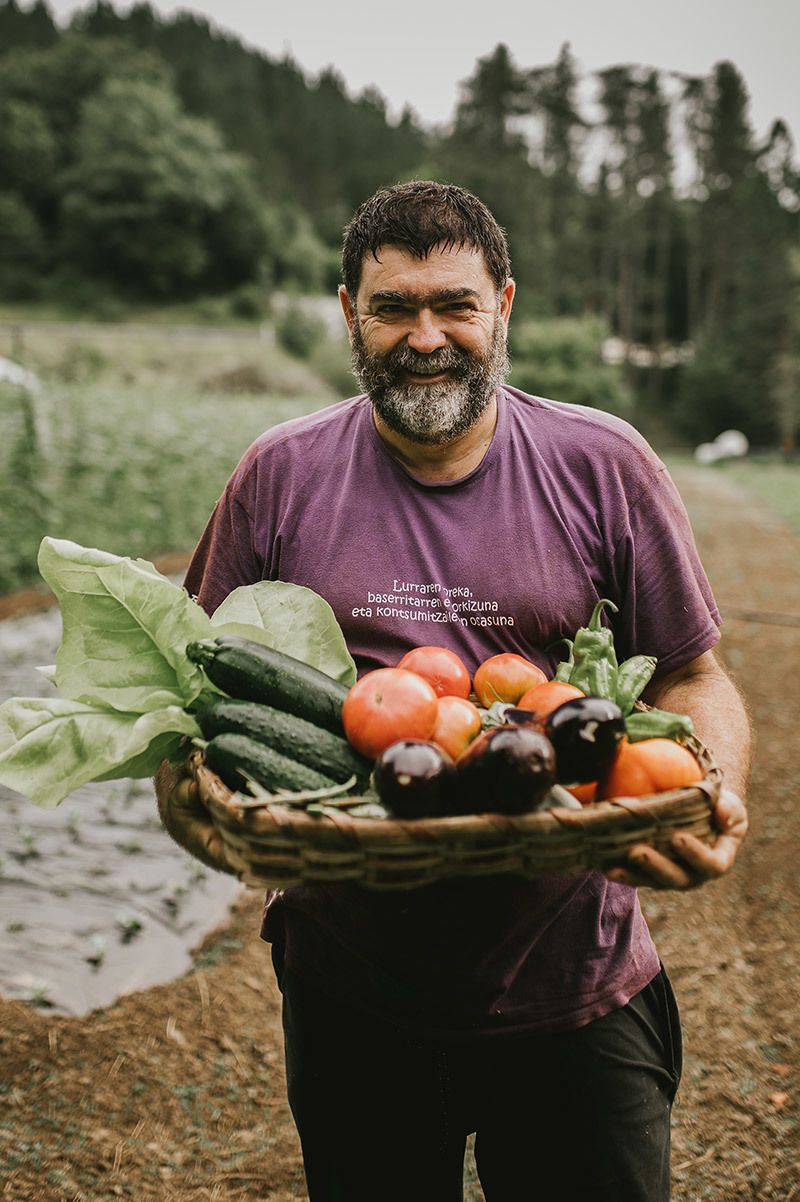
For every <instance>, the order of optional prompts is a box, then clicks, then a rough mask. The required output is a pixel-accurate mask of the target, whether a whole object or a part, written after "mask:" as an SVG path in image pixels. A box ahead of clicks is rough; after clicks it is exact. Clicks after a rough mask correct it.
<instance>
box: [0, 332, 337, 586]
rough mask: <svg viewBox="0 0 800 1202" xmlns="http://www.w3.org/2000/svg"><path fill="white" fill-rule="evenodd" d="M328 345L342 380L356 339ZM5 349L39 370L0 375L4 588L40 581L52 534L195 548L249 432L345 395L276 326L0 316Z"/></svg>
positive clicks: (138, 546) (128, 546)
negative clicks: (19, 382)
mask: <svg viewBox="0 0 800 1202" xmlns="http://www.w3.org/2000/svg"><path fill="white" fill-rule="evenodd" d="M320 351H321V354H322V355H323V357H324V356H325V355H326V354H328V357H330V353H329V352H332V354H333V356H334V359H335V360H336V364H337V373H338V375H339V376H344V382H345V383H346V382H347V375H348V373H347V370H346V368H347V352H346V349H343V348H342V347H340V346H339V345H338V343H336V344H334V343H330V346H329V345H328V344H327V343H324V344H323V345H322V346H321V348H320ZM0 357H5V358H9V359H12V360H14V361H16V362H18V363H23V364H24V366H25V368H26V369H27V370H29V371H31V372H33V373H35V374H36V376H37V377H38V379H39V381H40V388H39V390H38V391H37V392H36V393H35V394H33V395H31V394H29V393H27V392H25V391H23V390H22V389H21V388H16V387H12V386H10V385H8V384H5V385H4V384H3V383H0V512H2V513H3V518H4V520H3V522H2V528H1V529H0V594H3V593H8V592H11V591H13V590H15V589H19V588H23V587H27V586H29V585H31V584H32V583H34V582H35V581H36V579H37V574H36V569H35V562H36V550H37V548H38V545H39V542H40V541H41V538H42V535H43V534H45V533H46V534H50V535H51V536H53V537H57V538H69V539H71V540H73V541H74V542H78V543H83V544H84V545H87V546H97V547H102V548H103V549H104V550H107V551H112V552H114V553H116V554H120V555H131V556H146V557H148V558H150V557H157V556H160V555H162V554H164V553H165V552H174V551H185V550H186V549H188V548H191V547H192V546H194V544H195V542H196V541H197V539H198V538H199V536H200V533H201V532H202V529H203V526H204V524H205V521H206V518H207V517H208V515H209V513H210V511H211V508H212V507H213V505H214V502H215V501H216V499H217V497H218V496H219V494H220V492H221V491H222V488H223V487H224V484H225V481H226V480H227V478H228V476H229V475H230V473H231V471H232V470H233V468H234V467H235V466H236V463H237V461H238V459H239V457H240V455H241V454H242V452H243V451H244V450H245V448H246V447H247V446H248V444H249V443H250V442H251V441H252V440H253V439H254V438H255V437H257V435H258V434H260V433H261V432H262V431H263V430H265V429H266V428H268V427H269V426H272V425H275V424H276V423H277V422H280V421H284V420H286V419H288V418H291V417H295V416H298V415H300V414H302V413H308V412H310V411H312V410H313V409H317V408H320V407H321V406H323V405H327V404H330V403H331V402H332V401H334V400H338V399H340V396H341V395H344V394H340V393H339V392H338V391H337V392H334V391H333V388H332V386H331V385H330V384H329V383H326V382H325V381H324V380H323V379H322V378H321V377H320V375H319V374H317V372H316V371H315V370H313V368H312V367H311V366H310V365H308V364H306V363H305V362H303V361H301V360H299V359H296V358H293V357H292V356H290V355H289V354H287V353H286V352H285V351H283V350H282V349H281V348H280V346H278V345H276V343H275V341H274V338H273V337H271V330H269V329H267V330H265V331H259V330H258V329H255V328H252V329H247V328H245V329H233V330H226V329H215V328H209V329H203V328H200V327H168V326H152V327H145V328H142V327H135V326H134V327H126V326H102V325H99V326H91V327H81V326H77V325H70V324H68V323H36V324H31V325H17V326H12V325H10V324H8V323H5V324H3V323H0ZM339 359H341V362H342V364H343V366H342V367H339V366H338V360H339ZM350 383H351V389H350V391H351V393H353V392H355V391H356V389H355V383H354V381H352V378H351V380H350Z"/></svg>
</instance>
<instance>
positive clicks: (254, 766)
mask: <svg viewBox="0 0 800 1202" xmlns="http://www.w3.org/2000/svg"><path fill="white" fill-rule="evenodd" d="M203 755H204V757H205V761H206V764H207V765H208V767H209V768H210V769H211V771H212V772H216V774H217V776H219V777H220V778H221V779H222V780H223V781H224V782H225V784H226V785H227V786H228V788H229V789H243V788H246V787H247V777H248V776H249V777H252V778H253V780H255V781H257V782H258V783H259V784H260V785H263V786H264V788H265V789H269V790H270V792H274V790H276V789H288V790H290V791H291V792H293V793H299V792H303V791H305V790H306V789H315V790H316V789H335V788H336V781H334V780H332V779H331V777H329V776H324V775H323V774H322V773H321V772H315V771H314V769H313V768H308V767H306V765H305V764H297V763H295V761H294V760H290V759H289V757H288V756H286V755H281V753H280V752H279V751H275V750H274V749H273V748H272V747H266V746H265V745H264V744H263V743H257V742H256V740H255V739H248V738H247V736H246V735H234V734H224V735H217V736H216V737H215V738H213V739H211V740H210V742H208V743H206V745H205V748H204V749H203ZM243 774H246V775H243Z"/></svg>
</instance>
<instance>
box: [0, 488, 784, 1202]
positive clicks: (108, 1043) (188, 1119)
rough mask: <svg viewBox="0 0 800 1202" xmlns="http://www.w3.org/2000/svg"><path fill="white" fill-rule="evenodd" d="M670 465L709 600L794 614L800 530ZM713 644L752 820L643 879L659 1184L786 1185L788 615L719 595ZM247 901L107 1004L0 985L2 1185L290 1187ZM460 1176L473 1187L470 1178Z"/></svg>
mask: <svg viewBox="0 0 800 1202" xmlns="http://www.w3.org/2000/svg"><path fill="white" fill-rule="evenodd" d="M677 478H678V482H679V486H680V488H681V490H682V492H683V495H684V497H685V498H686V500H687V503H688V505H689V508H690V510H691V513H692V517H693V520H694V524H695V529H696V533H697V537H698V542H699V545H700V549H701V553H702V555H703V558H704V560H705V562H706V565H707V568H708V570H709V574H710V576H711V579H712V584H713V586H714V588H715V591H716V593H717V596H718V599H719V601H720V605H721V608H722V609H723V612H724V611H725V610H728V612H729V614H730V615H741V614H742V613H743V612H745V611H747V612H750V611H761V612H762V613H764V614H766V616H767V617H769V615H770V614H783V615H792V614H798V613H800V599H798V590H797V583H798V575H799V573H798V568H799V567H800V539H798V538H797V537H795V536H793V535H792V534H791V533H790V532H789V531H788V530H787V529H786V528H785V527H784V526H781V525H779V524H778V523H777V522H775V521H774V520H773V519H771V518H770V517H769V515H768V514H767V513H766V512H765V511H764V510H762V509H759V508H758V507H757V506H755V505H754V504H753V503H752V502H750V501H749V500H747V499H746V498H744V497H743V496H742V495H741V494H738V493H737V492H736V491H735V490H734V489H733V488H732V486H731V485H730V484H729V483H728V482H727V481H726V480H725V479H724V478H723V477H721V476H718V475H715V474H714V473H713V472H711V473H709V472H699V471H694V470H691V469H690V470H687V471H684V472H680V473H679V474H678V476H677ZM722 651H723V654H724V657H725V659H726V661H727V663H728V665H729V667H730V668H731V670H732V671H733V672H734V673H735V674H736V676H737V678H738V680H739V682H740V684H741V686H742V687H743V689H744V691H745V693H746V695H747V698H748V701H749V704H750V706H751V708H752V712H753V716H754V720H755V723H756V728H757V735H758V746H757V761H756V769H755V774H754V779H753V785H752V808H753V831H752V835H751V837H750V839H749V840H748V843H747V845H746V849H745V851H744V852H743V854H742V857H741V859H740V862H739V864H738V866H737V869H736V871H735V873H734V874H733V875H732V876H731V877H730V878H727V879H725V880H723V881H720V882H717V883H715V884H713V885H709V886H706V887H705V888H704V889H702V890H699V891H697V892H694V893H692V894H689V895H683V896H678V895H666V894H655V893H647V894H645V895H644V901H645V904H646V909H647V913H648V917H649V920H650V922H651V925H652V928H653V931H654V934H655V937H656V941H657V943H658V946H659V950H660V952H661V955H662V958H663V959H664V961H665V963H666V964H667V967H668V969H669V971H670V973H671V975H672V977H673V979H674V981H675V986H676V990H677V994H678V998H679V1001H680V1003H681V1008H682V1012H683V1018H684V1026H685V1039H686V1068H685V1075H684V1084H683V1086H682V1089H681V1092H680V1095H679V1102H678V1105H677V1107H676V1112H675V1154H674V1166H675V1167H674V1179H675V1191H674V1197H675V1199H676V1202H698V1200H700V1199H710V1200H712V1202H792V1200H793V1199H800V1135H799V1133H798V1114H799V1110H798V1088H799V1086H798V1048H797V1038H798V1036H797V1031H798V1026H799V1025H800V1013H798V1011H800V1004H799V1003H798V989H797V976H798V964H797V954H796V950H795V948H796V941H797V931H798V927H799V926H800V913H799V911H800V900H799V898H798V862H799V860H798V838H797V822H796V819H795V817H794V809H795V806H796V799H795V797H794V795H793V788H792V786H793V785H794V783H795V780H796V778H797V772H796V767H795V761H794V755H795V754H796V753H795V743H796V736H795V728H796V724H797V716H798V713H800V704H799V703H800V683H798V682H800V626H792V625H780V624H773V623H772V622H769V621H762V622H755V621H750V620H743V619H742V618H741V617H740V616H738V617H735V616H731V617H730V618H729V620H728V621H727V622H726V627H725V636H724V640H723V644H722ZM258 908H259V898H258V896H257V895H255V894H248V895H247V896H246V897H245V899H244V901H243V902H242V904H241V906H240V907H239V908H238V910H237V911H236V913H235V915H234V918H233V920H232V922H231V923H230V925H229V926H228V927H227V928H226V930H225V931H224V932H223V933H222V934H221V936H219V937H218V938H216V939H213V940H211V941H210V942H209V944H208V945H207V948H206V950H205V952H204V953H202V954H201V955H200V957H199V958H198V960H197V962H196V966H195V970H194V971H193V972H191V973H190V974H189V975H188V976H186V977H183V978H182V979H181V980H179V981H176V982H174V983H173V984H171V985H168V986H161V987H159V988H156V989H152V990H149V991H147V992H146V993H141V994H134V995H131V996H130V997H127V998H124V999H123V1000H122V1001H120V1002H119V1003H118V1004H117V1005H116V1006H114V1007H112V1008H111V1009H110V1010H108V1011H105V1012H101V1013H97V1014H95V1015H92V1016H89V1017H88V1018H86V1019H80V1020H75V1019H57V1018H52V1017H50V1018H48V1017H47V1016H46V1015H45V1014H42V1013H38V1012H37V1011H35V1010H31V1009H30V1008H28V1007H26V1006H24V1005H22V1004H20V1003H18V1002H5V1003H0V1032H2V1034H0V1047H1V1048H2V1058H3V1063H4V1065H5V1073H4V1078H5V1085H3V1086H0V1105H2V1110H0V1165H2V1166H3V1167H4V1170H5V1171H4V1172H0V1182H2V1180H3V1177H4V1176H5V1178H6V1180H5V1184H4V1185H3V1184H0V1199H11V1200H13V1202H23V1200H24V1202H28V1200H36V1202H38V1200H41V1202H108V1200H109V1199H113V1198H116V1197H121V1198H125V1197H135V1198H136V1199H137V1202H150V1200H153V1202H156V1200H158V1202H199V1200H201V1199H215V1200H216V1199H218V1200H220V1202H222V1200H225V1202H228V1200H230V1202H238V1200H242V1202H243V1200H248V1202H266V1200H269V1202H300V1200H302V1199H303V1198H305V1192H304V1188H303V1181H302V1173H301V1170H300V1163H299V1151H298V1144H297V1139H296V1136H295V1133H294V1129H293V1127H292V1125H291V1119H290V1116H289V1113H288V1109H287V1107H286V1104H285V1101H284V1080H283V1069H282V1063H281V1035H280V1025H279V1015H278V996H277V994H276V990H275V987H274V985H273V983H272V975H271V970H270V968H269V961H268V956H267V954H266V949H265V948H264V946H263V945H262V944H260V943H259V941H258V939H257V938H256V936H255V934H254V932H255V929H256V927H257V917H258ZM2 1141H5V1142H4V1143H3V1142H2ZM468 1179H471V1172H470V1171H469V1170H468ZM467 1196H468V1198H469V1200H470V1202H478V1200H479V1199H480V1198H481V1197H482V1195H481V1194H480V1191H479V1189H478V1187H477V1185H475V1183H474V1181H470V1184H469V1186H468V1194H467ZM376 1202H377V1200H376ZM548 1202H549V1200H548ZM553 1202H556V1200H553Z"/></svg>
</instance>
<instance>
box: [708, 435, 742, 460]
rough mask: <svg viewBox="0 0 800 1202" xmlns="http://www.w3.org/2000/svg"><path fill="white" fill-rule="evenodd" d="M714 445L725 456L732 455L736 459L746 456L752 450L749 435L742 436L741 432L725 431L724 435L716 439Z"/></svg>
mask: <svg viewBox="0 0 800 1202" xmlns="http://www.w3.org/2000/svg"><path fill="white" fill-rule="evenodd" d="M714 445H715V446H716V447H718V448H719V450H720V452H721V453H722V454H723V455H726V456H728V455H730V456H734V457H736V458H739V456H741V455H746V454H747V452H748V451H749V450H750V443H749V442H748V441H747V435H746V434H742V432H741V430H723V432H722V434H718V435H717V437H716V438H715V439H714Z"/></svg>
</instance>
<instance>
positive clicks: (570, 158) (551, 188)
mask: <svg viewBox="0 0 800 1202" xmlns="http://www.w3.org/2000/svg"><path fill="white" fill-rule="evenodd" d="M527 82H528V88H529V92H530V97H531V107H532V109H533V111H534V112H537V111H538V112H539V113H540V114H541V116H542V118H543V126H544V129H543V135H542V139H541V146H540V148H539V153H538V156H537V157H538V165H539V167H540V169H541V171H542V174H543V176H544V180H543V182H542V201H543V204H544V205H545V206H546V208H547V255H546V259H545V261H544V262H543V263H542V264H541V267H540V274H541V277H543V279H544V280H545V282H546V287H547V288H548V290H549V294H550V302H549V305H548V308H549V309H550V310H551V311H552V312H553V313H555V314H556V315H559V314H565V313H578V312H580V311H581V309H582V308H583V307H584V304H585V302H584V298H583V296H582V295H581V294H582V291H583V288H584V286H585V280H586V274H587V267H588V260H589V257H590V252H589V248H588V245H587V238H586V235H585V229H584V222H583V216H584V207H585V206H584V204H583V196H582V193H581V188H580V185H579V182H578V168H579V164H580V149H581V143H582V140H583V136H584V134H585V131H586V125H587V123H586V121H585V120H584V118H583V117H582V116H581V114H580V112H579V110H578V105H577V88H578V74H577V68H576V65H575V60H574V59H573V57H572V55H571V53H570V49H569V46H568V45H566V44H565V45H563V46H562V47H561V50H560V52H559V55H558V59H557V60H556V62H555V63H554V64H553V65H551V66H547V67H539V68H536V69H534V70H533V71H530V72H529V73H528V76H527Z"/></svg>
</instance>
